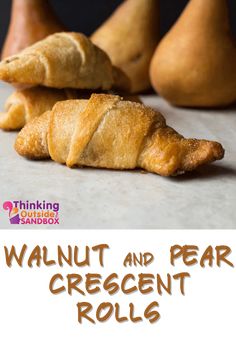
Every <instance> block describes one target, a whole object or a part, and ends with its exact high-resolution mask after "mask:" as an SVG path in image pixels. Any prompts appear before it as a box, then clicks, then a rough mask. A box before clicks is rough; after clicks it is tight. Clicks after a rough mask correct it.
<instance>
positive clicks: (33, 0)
mask: <svg viewBox="0 0 236 337" xmlns="http://www.w3.org/2000/svg"><path fill="white" fill-rule="evenodd" d="M65 30H66V29H65V27H64V26H63V24H62V23H61V22H60V21H59V20H58V18H57V17H56V14H55V13H54V12H53V9H52V7H51V6H50V4H49V2H48V0H12V11H11V21H10V26H9V30H8V34H7V37H6V41H5V43H4V46H3V51H2V59H4V58H6V57H9V56H11V55H15V54H16V53H19V52H20V51H21V50H23V49H25V48H26V47H28V46H31V45H32V44H33V43H35V42H37V41H40V40H42V39H44V38H45V37H46V36H48V35H51V34H54V33H56V32H61V31H65Z"/></svg>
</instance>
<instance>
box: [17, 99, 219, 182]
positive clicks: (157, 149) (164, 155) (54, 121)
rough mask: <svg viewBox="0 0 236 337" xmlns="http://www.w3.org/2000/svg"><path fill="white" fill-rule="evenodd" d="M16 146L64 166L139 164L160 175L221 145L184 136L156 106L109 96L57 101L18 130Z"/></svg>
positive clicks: (210, 155) (203, 159)
mask: <svg viewBox="0 0 236 337" xmlns="http://www.w3.org/2000/svg"><path fill="white" fill-rule="evenodd" d="M15 149H16V151H17V152H18V153H19V154H20V155H22V156H25V157H28V158H31V159H46V158H51V159H53V160H54V161H56V162H58V163H62V164H66V165H67V166H68V167H74V166H79V167H81V166H90V167H99V168H108V169H118V170H126V169H135V168H142V169H145V170H147V171H149V172H153V173H157V174H160V175H162V176H172V175H178V174H182V173H184V172H186V171H191V170H194V169H196V168H197V167H198V166H199V165H202V164H206V163H210V162H213V161H215V160H218V159H222V158H223V156H224V149H223V147H222V146H221V145H220V144H219V143H217V142H212V141H207V140H196V139H185V138H184V137H183V136H181V135H179V134H178V133H177V132H176V131H175V130H173V129H172V128H170V127H168V126H167V125H166V121H165V118H164V117H163V116H162V115H161V114H160V113H159V112H157V111H154V110H153V109H151V108H148V107H146V106H144V105H142V104H140V103H134V102H128V101H123V100H122V99H121V98H120V97H119V96H115V95H104V94H101V95H98V94H94V95H92V96H91V98H90V99H89V100H68V101H64V102H59V103H57V104H56V105H55V106H54V107H53V109H52V111H48V112H46V113H44V114H43V115H42V116H40V117H38V118H36V119H35V120H34V121H32V122H30V123H29V124H27V125H26V126H25V127H24V128H23V129H22V131H21V132H20V133H19V135H18V137H17V140H16V144H15Z"/></svg>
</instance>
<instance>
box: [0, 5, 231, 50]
mask: <svg viewBox="0 0 236 337" xmlns="http://www.w3.org/2000/svg"><path fill="white" fill-rule="evenodd" d="M205 1H208V0H205ZM222 1H223V0H222ZM50 2H51V4H52V5H53V7H54V9H55V11H56V12H57V14H58V16H59V17H60V19H61V20H62V21H63V22H64V24H65V25H66V26H67V27H68V28H69V29H70V30H75V31H80V32H83V33H85V34H87V35H89V34H91V33H92V32H93V31H94V30H95V29H96V27H98V26H99V25H100V24H101V23H102V22H103V21H104V20H105V19H106V18H107V17H108V16H109V15H110V14H111V13H112V11H113V10H114V9H115V8H116V7H117V6H118V5H119V4H120V3H121V2H122V1H121V0H51V1H50ZM187 2H188V0H177V1H176V0H160V10H161V34H162V35H163V34H165V32H166V31H168V30H169V28H170V27H171V26H172V24H173V23H174V22H175V21H176V19H177V18H178V16H179V15H180V13H181V11H182V10H183V8H184V7H185V5H186V4H187ZM229 6H230V16H231V23H232V28H233V32H234V34H235V35H236V1H235V0H229ZM10 8H11V0H0V47H1V46H2V43H3V41H4V38H5V34H6V32H7V27H8V23H9V16H10ZM134 24H135V23H134Z"/></svg>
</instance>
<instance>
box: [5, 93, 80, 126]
mask: <svg viewBox="0 0 236 337" xmlns="http://www.w3.org/2000/svg"><path fill="white" fill-rule="evenodd" d="M74 98H78V92H77V91H76V90H73V89H65V90H59V89H50V88H43V87H35V88H31V89H25V90H18V91H16V92H14V93H13V94H12V95H11V96H10V97H9V98H8V99H7V101H6V104H5V111H6V112H5V113H0V128H1V129H4V130H19V129H21V128H23V126H25V124H27V123H28V122H29V121H31V120H32V119H33V118H34V117H37V116H40V115H42V114H43V113H44V112H45V111H47V110H51V109H52V108H53V106H54V105H55V104H56V103H57V102H58V101H63V100H66V99H74Z"/></svg>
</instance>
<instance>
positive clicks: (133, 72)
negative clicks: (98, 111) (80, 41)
mask: <svg viewBox="0 0 236 337" xmlns="http://www.w3.org/2000/svg"><path fill="white" fill-rule="evenodd" d="M91 39H92V41H93V42H94V43H95V44H96V45H97V46H98V47H100V48H101V49H102V50H104V51H105V52H106V53H107V54H108V55H109V56H110V58H111V61H112V63H113V64H114V65H116V66H117V67H119V68H121V69H122V70H123V71H124V72H125V73H126V74H127V76H128V77H129V78H130V80H131V91H132V92H141V91H144V90H147V89H149V88H150V86H151V85H150V80H149V66H150V62H151V58H152V55H153V53H154V51H155V48H156V46H157V43H158V41H159V0H126V1H124V2H123V3H122V4H121V5H120V6H119V7H118V9H117V10H116V11H115V12H114V13H113V14H112V16H111V17H110V18H109V19H108V20H107V21H106V22H105V23H104V24H103V25H102V26H101V27H100V28H98V30H97V31H96V32H95V33H94V34H93V35H92V37H91Z"/></svg>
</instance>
